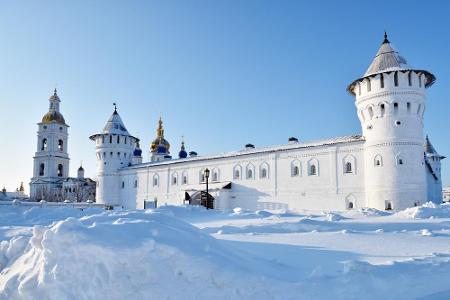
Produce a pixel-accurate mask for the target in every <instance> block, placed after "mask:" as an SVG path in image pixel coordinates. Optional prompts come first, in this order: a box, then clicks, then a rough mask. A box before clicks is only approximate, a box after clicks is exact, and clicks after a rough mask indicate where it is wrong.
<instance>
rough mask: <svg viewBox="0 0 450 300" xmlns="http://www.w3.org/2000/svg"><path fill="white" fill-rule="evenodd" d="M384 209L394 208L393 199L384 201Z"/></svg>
mask: <svg viewBox="0 0 450 300" xmlns="http://www.w3.org/2000/svg"><path fill="white" fill-rule="evenodd" d="M384 209H385V210H392V209H393V207H392V201H385V203H384Z"/></svg>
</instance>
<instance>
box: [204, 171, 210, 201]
mask: <svg viewBox="0 0 450 300" xmlns="http://www.w3.org/2000/svg"><path fill="white" fill-rule="evenodd" d="M205 179H206V203H205V207H206V209H208V208H209V207H208V204H209V203H208V202H209V201H208V200H209V191H208V179H209V169H208V168H206V169H205Z"/></svg>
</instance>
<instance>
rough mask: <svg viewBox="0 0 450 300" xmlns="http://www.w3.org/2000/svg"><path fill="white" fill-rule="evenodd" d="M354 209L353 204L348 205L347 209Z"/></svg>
mask: <svg viewBox="0 0 450 300" xmlns="http://www.w3.org/2000/svg"><path fill="white" fill-rule="evenodd" d="M353 208H354V205H353V202H351V201H350V202H348V204H347V209H353Z"/></svg>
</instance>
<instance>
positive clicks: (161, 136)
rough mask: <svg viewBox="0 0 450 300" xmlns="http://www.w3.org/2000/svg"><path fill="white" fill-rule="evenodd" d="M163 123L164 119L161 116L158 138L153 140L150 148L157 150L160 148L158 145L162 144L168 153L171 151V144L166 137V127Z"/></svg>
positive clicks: (157, 132)
mask: <svg viewBox="0 0 450 300" xmlns="http://www.w3.org/2000/svg"><path fill="white" fill-rule="evenodd" d="M162 124H163V122H162V119H161V118H159V122H158V129H157V130H156V139H154V140H153V142H152V144H151V146H150V150H151V151H152V152H155V151H157V150H158V146H159V145H162V146H164V147H165V148H166V151H167V153H169V149H170V144H169V142H168V141H167V140H166V139H165V138H164V128H163V126H162Z"/></svg>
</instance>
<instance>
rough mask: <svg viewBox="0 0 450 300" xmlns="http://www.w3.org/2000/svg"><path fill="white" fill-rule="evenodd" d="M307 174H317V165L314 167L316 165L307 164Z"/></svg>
mask: <svg viewBox="0 0 450 300" xmlns="http://www.w3.org/2000/svg"><path fill="white" fill-rule="evenodd" d="M309 175H311V176H314V175H317V167H316V165H311V166H309Z"/></svg>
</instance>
